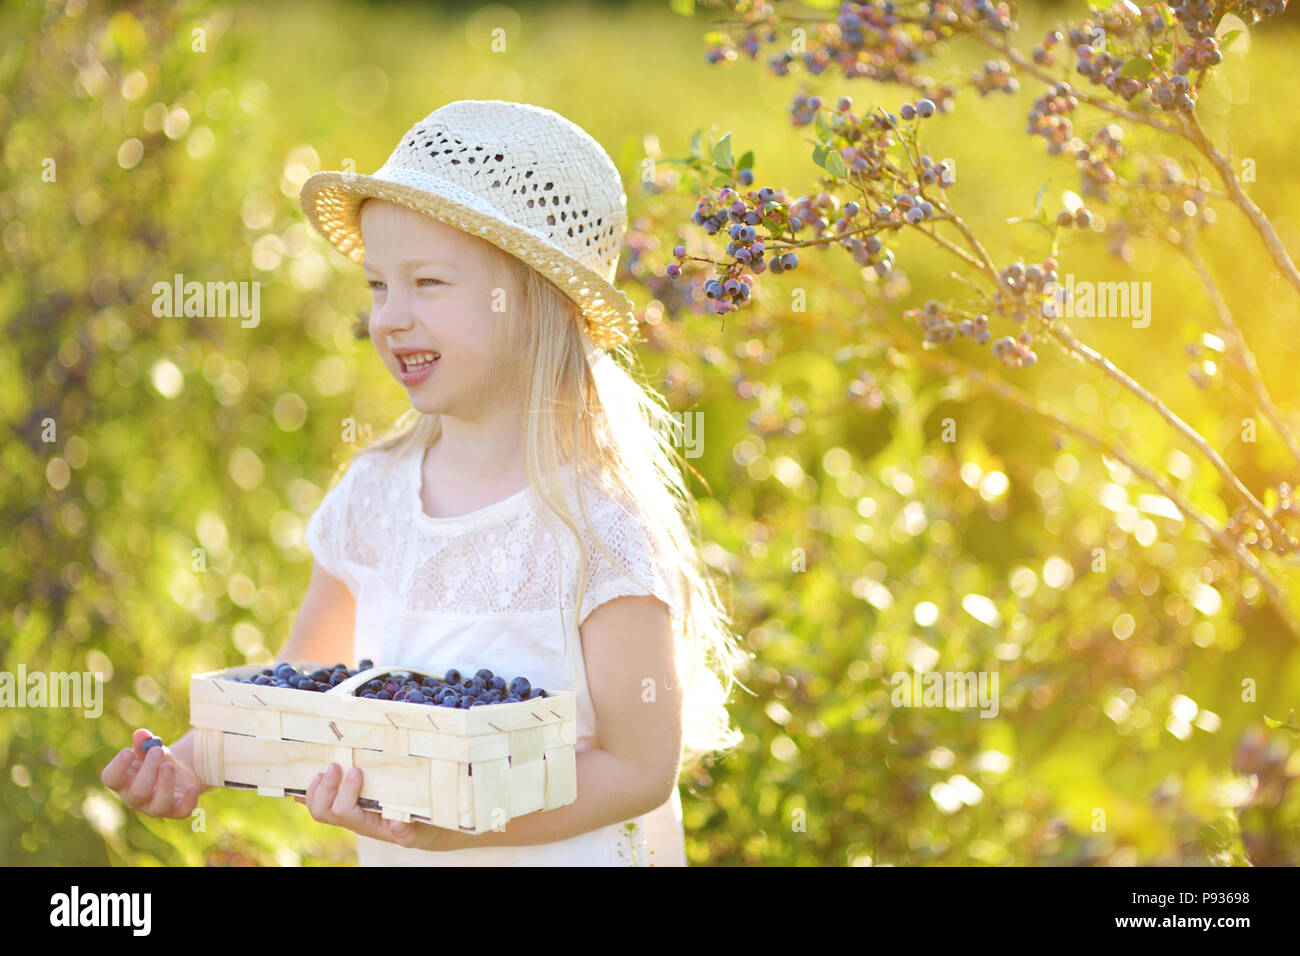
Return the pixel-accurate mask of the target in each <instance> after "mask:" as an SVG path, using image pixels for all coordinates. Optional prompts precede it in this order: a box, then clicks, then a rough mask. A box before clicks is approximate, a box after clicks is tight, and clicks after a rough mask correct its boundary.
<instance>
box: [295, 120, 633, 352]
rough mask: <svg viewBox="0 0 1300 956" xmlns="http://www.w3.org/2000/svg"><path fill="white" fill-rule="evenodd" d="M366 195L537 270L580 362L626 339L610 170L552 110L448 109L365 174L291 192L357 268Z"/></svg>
mask: <svg viewBox="0 0 1300 956" xmlns="http://www.w3.org/2000/svg"><path fill="white" fill-rule="evenodd" d="M372 197H373V198H375V199H386V200H389V201H390V202H394V203H398V204H400V205H403V206H407V207H409V208H411V209H414V210H415V211H416V212H421V213H425V214H426V215H429V216H432V217H433V218H435V219H437V220H439V221H441V222H445V223H447V224H449V225H452V226H455V227H457V228H458V229H461V230H462V231H464V232H467V233H469V234H471V235H474V236H478V237H480V238H482V239H485V240H487V241H488V242H490V243H492V244H493V245H494V246H496V247H498V248H499V249H502V250H504V251H506V252H508V253H510V254H511V255H513V256H515V257H516V258H518V259H521V260H523V261H524V262H526V263H527V264H528V265H530V266H532V267H533V268H534V269H536V270H537V271H538V272H539V273H541V275H542V276H544V277H545V278H547V279H549V280H550V281H551V282H552V283H553V284H555V285H556V286H557V287H558V288H559V289H560V291H561V292H563V293H564V294H565V295H567V296H568V297H569V298H570V299H572V300H573V301H574V302H575V303H576V304H577V306H578V308H579V310H580V311H581V314H582V317H583V320H584V324H585V326H586V327H585V329H583V330H581V331H582V332H583V333H584V340H585V344H587V346H588V349H587V352H588V354H587V358H588V360H589V361H594V360H595V358H597V357H599V350H600V349H610V348H613V347H614V346H616V345H618V344H619V343H621V342H624V341H626V340H628V339H630V338H631V337H632V335H633V333H634V332H635V331H636V327H637V326H636V317H635V314H634V312H633V306H632V303H631V301H630V300H629V299H628V298H627V296H625V295H624V294H623V293H622V292H620V291H619V290H618V289H617V288H615V286H614V275H615V273H616V271H617V269H618V256H619V252H620V251H621V248H622V244H623V234H624V231H625V230H626V228H627V197H626V196H625V195H624V193H623V184H622V181H621V180H620V178H619V174H618V169H617V167H615V165H614V163H613V161H612V160H611V159H610V158H609V156H608V154H606V152H605V151H604V150H603V149H602V148H601V146H600V144H599V143H597V142H596V141H595V140H594V139H592V138H591V136H590V135H588V134H587V133H586V132H585V131H584V130H583V129H582V128H581V127H579V126H577V125H575V124H574V123H572V122H570V121H569V120H567V119H565V118H564V117H563V116H561V115H559V114H558V113H555V112H552V111H551V110H547V109H542V108H541V107H538V106H531V105H529V104H527V103H508V102H505V101H503V100H458V101H456V102H454V103H448V104H447V105H445V106H442V107H440V108H438V109H436V110H434V111H433V112H432V113H430V114H429V115H428V116H426V117H425V118H424V119H422V120H420V122H418V123H416V124H415V125H414V126H412V127H411V128H410V129H409V130H407V131H406V133H405V134H404V135H403V136H402V140H401V142H400V143H398V145H397V148H396V149H394V150H393V152H392V155H390V156H389V157H388V160H387V161H386V162H385V163H384V165H383V166H381V167H380V168H379V169H378V170H376V171H375V173H374V174H373V175H370V176H366V175H362V174H360V173H345V172H320V173H316V174H315V175H313V176H311V177H309V178H308V179H307V181H306V182H305V183H303V186H302V193H301V195H300V199H301V202H302V207H303V210H304V211H305V212H306V214H307V219H308V221H310V222H311V224H312V225H313V226H315V227H316V228H317V229H318V230H320V232H321V234H322V235H324V236H325V238H326V239H328V240H329V241H330V242H331V243H332V244H333V245H334V247H335V248H336V249H338V250H339V251H340V252H342V253H343V254H344V255H346V256H347V257H348V258H349V259H351V260H352V261H353V262H355V263H357V264H358V265H360V264H361V263H362V262H363V261H364V259H365V246H364V245H363V244H362V241H361V227H360V224H359V222H358V210H359V208H360V206H361V203H362V202H363V201H364V200H365V199H367V198H372Z"/></svg>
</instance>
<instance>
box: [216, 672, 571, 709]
mask: <svg viewBox="0 0 1300 956" xmlns="http://www.w3.org/2000/svg"><path fill="white" fill-rule="evenodd" d="M374 666H375V663H374V661H371V660H363V661H360V662H359V663H358V664H357V669H356V670H353V669H351V668H349V667H348V666H347V665H346V664H335V665H334V666H333V667H332V668H324V667H322V668H320V669H319V670H315V671H312V672H310V673H308V672H307V671H305V670H301V671H300V670H298V668H296V667H294V666H293V665H292V664H289V663H287V662H286V663H280V664H276V665H275V667H268V668H265V669H264V670H263V671H262V673H260V674H258V675H257V676H256V677H247V678H236V680H235V683H237V684H258V685H261V686H264V687H292V688H295V689H297V690H310V691H316V692H323V691H327V690H329V689H330V688H331V687H337V686H338V685H339V684H341V683H343V682H344V681H345V680H347V679H348V678H349V677H354V676H356V675H357V674H360V673H361V672H362V671H367V670H370V669H371V668H372V667H374ZM354 696H356V697H369V698H372V699H374V700H398V701H404V702H406V703H408V704H433V705H436V706H439V707H459V708H461V709H464V710H468V709H469V708H470V707H477V706H478V705H480V704H514V703H518V702H519V701H524V700H533V699H534V698H537V697H547V696H549V695H548V694H547V693H546V691H545V690H543V689H542V688H540V687H534V686H533V685H532V684H531V683H530V682H529V680H528V678H527V677H516V678H515V679H514V680H512V681H510V682H509V683H507V682H506V679H505V678H504V677H498V676H496V675H495V674H493V673H492V672H491V671H490V670H488V669H487V668H486V667H485V668H483V669H482V670H479V671H476V672H475V674H474V676H473V677H462V676H461V673H460V671H458V670H456V669H455V668H452V669H451V670H449V671H447V673H446V674H444V675H443V676H442V677H441V678H438V677H428V676H425V675H422V674H419V673H417V672H415V671H402V672H399V673H392V674H381V675H380V676H378V677H376V678H374V679H373V680H370V681H367V682H366V683H364V684H362V685H361V686H360V687H358V688H357V689H356V691H355V692H354Z"/></svg>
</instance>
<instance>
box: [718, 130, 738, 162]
mask: <svg viewBox="0 0 1300 956" xmlns="http://www.w3.org/2000/svg"><path fill="white" fill-rule="evenodd" d="M713 162H714V163H715V164H716V165H717V166H718V168H719V169H725V170H728V171H730V170H731V169H732V168H733V167H734V166H735V165H736V161H735V160H734V159H733V158H732V156H731V134H730V133H723V134H722V139H720V140H718V142H717V145H715V146H714V147H713Z"/></svg>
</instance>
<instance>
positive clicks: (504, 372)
mask: <svg viewBox="0 0 1300 956" xmlns="http://www.w3.org/2000/svg"><path fill="white" fill-rule="evenodd" d="M367 201H369V200H367ZM362 205H363V206H364V203H363V204H362ZM466 235H467V236H468V238H469V239H471V240H473V241H474V242H476V243H479V244H480V245H481V246H482V247H483V249H484V252H485V253H486V254H487V256H488V257H489V258H488V261H489V265H490V274H491V276H492V284H493V287H494V289H506V290H509V297H508V301H509V302H511V303H514V304H516V307H515V308H512V309H510V310H509V319H510V320H509V321H498V322H495V323H494V333H493V354H492V369H491V371H490V376H491V378H490V379H489V380H491V381H496V382H501V383H504V382H506V381H510V382H515V383H518V384H520V385H522V390H523V395H524V396H526V398H527V408H528V409H530V410H531V411H530V412H529V413H528V415H527V418H528V421H527V423H526V427H525V429H524V432H525V442H524V458H525V462H526V464H527V468H528V481H529V485H530V486H531V488H532V489H533V491H534V493H535V494H536V495H537V497H538V499H539V500H541V501H542V502H543V503H544V504H545V505H546V507H547V508H549V509H550V511H551V512H552V513H553V514H554V516H555V517H557V518H558V519H559V520H560V522H561V523H562V524H563V525H564V526H565V527H566V528H567V529H568V530H569V532H570V533H571V534H572V535H574V540H576V541H579V542H580V541H581V540H582V537H581V536H580V533H579V524H578V522H577V520H576V518H575V516H574V515H573V514H572V512H571V510H570V508H569V505H568V501H567V498H566V496H565V495H564V494H562V493H560V489H561V487H562V478H561V473H560V467H561V463H562V461H566V462H572V463H573V464H574V465H575V466H576V468H577V471H578V474H579V475H580V476H582V477H585V478H587V479H589V480H591V481H593V482H594V483H595V484H596V485H597V487H599V488H601V489H603V490H605V491H606V492H608V493H611V494H613V495H614V496H615V497H617V498H620V499H622V500H623V501H624V502H626V503H627V504H628V505H629V506H630V507H631V510H632V511H633V513H634V514H637V515H638V517H640V519H641V521H642V524H643V526H644V528H645V530H646V533H647V535H648V536H650V538H651V540H652V541H653V542H654V544H655V548H656V551H657V555H656V556H657V558H658V560H660V561H662V562H663V570H664V573H665V575H666V576H675V578H676V580H675V582H674V583H675V584H676V587H677V593H678V595H680V597H681V602H682V621H681V623H680V626H677V625H676V622H675V626H674V631H675V640H676V655H677V671H678V676H679V678H680V679H682V681H683V727H682V732H683V733H682V738H683V739H682V754H681V756H682V763H681V770H682V772H683V773H685V772H686V771H689V770H691V769H692V768H694V767H696V766H698V765H699V764H700V763H701V762H703V761H704V759H705V758H706V757H708V756H709V755H711V754H713V753H715V752H726V751H730V750H732V749H734V748H735V747H736V746H737V745H738V744H739V743H740V741H741V739H742V736H743V735H742V734H741V733H740V732H739V731H737V730H734V729H733V728H732V727H731V726H730V721H729V718H728V714H727V709H726V703H727V700H728V698H729V697H730V694H731V691H732V688H733V686H734V685H736V684H738V683H739V681H738V680H737V679H736V671H737V669H739V668H740V667H741V666H742V664H743V663H744V661H745V660H746V658H747V656H748V655H746V654H745V653H744V652H743V651H742V650H741V649H740V647H739V645H738V642H737V641H736V638H735V635H733V634H732V632H731V629H730V620H729V617H728V615H727V613H726V611H725V610H724V608H723V606H722V602H721V600H720V599H719V597H718V593H717V590H716V589H715V587H714V584H713V581H712V579H711V577H710V576H709V573H708V572H707V570H706V568H705V566H704V564H703V562H702V561H701V558H700V554H699V549H698V548H697V546H696V542H695V536H696V535H698V528H699V519H698V514H697V511H696V508H695V502H694V499H693V498H692V497H691V495H690V494H689V492H688V491H687V490H686V487H685V484H684V482H683V480H682V475H681V472H680V470H679V468H678V466H677V464H675V462H674V459H676V460H677V461H681V462H683V463H685V461H684V459H682V458H681V456H680V455H678V454H677V451H676V449H675V448H674V445H673V442H672V440H671V439H670V438H669V437H668V435H669V433H670V432H671V430H672V429H673V428H680V427H681V425H680V423H678V422H677V421H676V420H675V419H674V418H673V416H672V414H671V412H669V410H668V409H667V406H666V404H664V403H663V399H662V396H660V395H659V394H658V393H657V392H656V391H655V390H654V389H653V388H652V387H650V386H649V385H645V384H642V383H641V382H638V381H637V380H635V379H634V378H633V377H632V374H631V372H630V371H629V370H630V369H631V368H632V362H633V355H632V353H631V351H630V349H629V348H628V347H627V346H626V345H624V346H620V347H619V348H617V349H613V350H610V351H608V352H607V357H606V358H604V359H602V360H601V361H599V362H598V363H596V367H595V369H594V370H593V368H592V366H589V365H588V363H587V359H586V355H585V350H584V346H583V342H582V339H581V337H580V336H579V334H578V328H579V326H578V322H579V315H578V309H577V307H576V305H575V304H574V303H573V301H572V300H571V299H569V298H568V297H567V296H566V295H564V293H562V292H561V291H560V290H559V289H558V288H557V287H556V286H555V285H553V284H552V283H551V282H549V281H548V280H546V279H545V278H544V277H543V276H542V275H541V274H540V273H539V272H537V271H536V270H535V269H533V268H532V267H531V266H529V265H528V264H527V263H524V262H522V261H521V260H519V259H517V258H516V257H514V256H512V255H510V254H509V253H506V252H504V251H502V250H501V249H499V248H498V247H496V246H494V245H493V244H491V243H489V242H487V241H486V240H484V239H481V238H480V237H478V236H473V235H469V234H466ZM503 317H504V316H503ZM547 409H549V410H551V412H550V414H544V413H543V412H544V411H545V410H547ZM548 425H549V426H550V427H546V426H548ZM441 431H442V419H441V416H440V415H436V414H435V415H426V414H424V413H422V412H420V411H418V410H416V409H415V408H411V409H409V410H407V412H405V413H404V414H403V415H402V416H401V417H399V418H398V420H397V421H396V422H395V423H394V425H393V427H392V428H391V430H390V431H389V432H388V433H386V434H385V435H383V436H382V437H381V438H379V439H378V440H376V441H374V442H372V443H371V444H370V445H368V446H366V447H364V448H362V449H360V450H359V451H358V452H357V454H358V455H360V454H365V453H367V452H372V451H380V450H387V449H393V450H396V451H397V453H399V454H400V453H401V452H402V451H404V450H405V449H407V448H409V447H410V446H411V445H416V446H418V447H423V448H427V447H429V446H430V445H432V444H433V443H434V442H435V441H437V439H438V436H439V435H440V434H441ZM346 466H347V463H346V462H344V464H343V465H342V466H341V467H340V473H341V472H342V471H343V470H344V469H345V468H346ZM687 467H690V466H689V465H687ZM692 470H693V469H692ZM578 502H579V510H580V511H581V515H582V525H581V527H582V528H583V529H585V531H586V533H587V534H589V535H591V537H592V538H593V539H594V540H595V542H596V544H597V546H598V547H599V548H600V550H601V551H602V552H603V553H604V554H605V556H606V558H607V559H609V560H610V561H611V563H612V564H613V566H614V567H616V568H617V567H621V563H620V562H619V561H617V560H614V559H613V557H612V556H611V555H610V554H609V551H608V550H607V549H606V547H605V545H604V542H603V541H601V539H600V537H599V535H595V534H592V528H591V521H590V518H589V516H588V514H587V510H586V506H585V503H584V500H583V497H582V495H581V482H579V495H578ZM542 517H543V519H544V520H545V521H546V522H547V524H548V525H549V524H550V519H549V516H547V515H545V514H543V515H542ZM552 533H554V532H553V531H552ZM577 553H578V555H579V568H578V582H579V587H578V592H577V603H576V604H575V606H574V609H575V614H574V615H573V619H572V620H571V622H570V624H569V625H568V631H567V634H566V640H570V641H577V640H579V636H578V621H577V616H578V615H577V612H578V610H579V609H581V607H582V602H583V599H584V596H585V594H586V587H587V573H588V565H587V555H586V551H585V549H584V548H582V547H578V548H577ZM629 577H631V576H630V575H629ZM575 686H576V685H575ZM741 686H743V685H741Z"/></svg>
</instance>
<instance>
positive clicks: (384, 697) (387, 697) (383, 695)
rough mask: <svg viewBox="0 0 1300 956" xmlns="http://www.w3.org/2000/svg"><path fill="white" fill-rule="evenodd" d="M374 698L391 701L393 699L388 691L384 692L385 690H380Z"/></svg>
mask: <svg viewBox="0 0 1300 956" xmlns="http://www.w3.org/2000/svg"><path fill="white" fill-rule="evenodd" d="M375 697H377V698H378V699H379V700H392V699H393V695H392V694H390V693H389V692H388V691H386V690H381V691H380V692H379V693H377V694H376V695H375Z"/></svg>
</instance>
